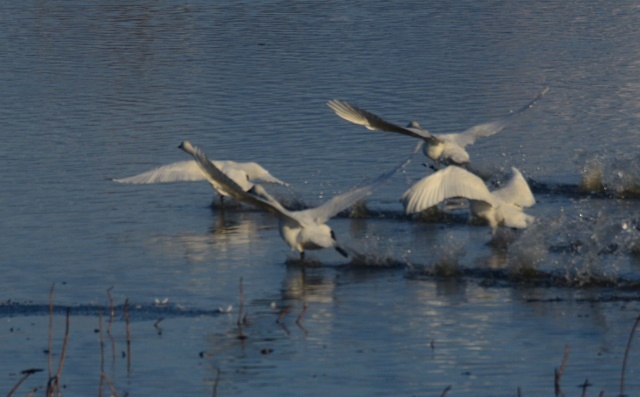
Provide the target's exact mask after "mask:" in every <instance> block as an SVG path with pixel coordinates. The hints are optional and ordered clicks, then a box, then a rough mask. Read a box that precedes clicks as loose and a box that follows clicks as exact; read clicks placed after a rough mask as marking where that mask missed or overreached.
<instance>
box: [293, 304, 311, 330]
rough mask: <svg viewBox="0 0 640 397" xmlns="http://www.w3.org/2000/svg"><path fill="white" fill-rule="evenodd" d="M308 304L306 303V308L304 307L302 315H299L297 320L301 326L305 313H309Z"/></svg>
mask: <svg viewBox="0 0 640 397" xmlns="http://www.w3.org/2000/svg"><path fill="white" fill-rule="evenodd" d="M307 307H308V305H307V302H305V303H304V306H302V311H301V312H300V315H298V318H297V319H296V324H298V325H300V321H302V317H304V315H305V313H307Z"/></svg>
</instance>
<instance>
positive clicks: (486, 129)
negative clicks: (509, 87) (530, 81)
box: [448, 87, 549, 146]
mask: <svg viewBox="0 0 640 397" xmlns="http://www.w3.org/2000/svg"><path fill="white" fill-rule="evenodd" d="M548 91H549V87H546V88H545V89H544V90H542V91H541V92H540V93H539V94H538V95H537V96H536V97H535V98H533V100H531V101H530V102H529V103H527V104H526V105H525V106H523V107H521V108H520V109H518V110H516V111H515V112H511V113H509V114H507V115H505V116H502V117H501V118H499V119H497V120H494V121H489V122H487V123H482V124H478V125H475V126H473V127H471V128H469V129H467V130H466V131H464V132H461V133H458V134H448V135H449V136H450V139H452V140H454V141H455V142H456V143H458V144H459V145H460V146H466V145H471V144H473V143H474V142H475V141H476V139H477V138H480V137H486V136H491V135H494V134H496V133H498V132H500V131H502V129H504V127H506V126H507V124H509V123H510V122H511V121H512V120H513V119H514V118H515V117H516V116H518V115H520V114H522V113H524V112H525V111H526V110H527V109H529V108H531V107H533V105H534V104H535V103H536V102H538V100H540V98H542V97H543V96H544V94H546V93H547V92H548Z"/></svg>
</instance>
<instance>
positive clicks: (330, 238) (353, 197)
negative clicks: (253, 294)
mask: <svg viewBox="0 0 640 397" xmlns="http://www.w3.org/2000/svg"><path fill="white" fill-rule="evenodd" d="M179 148H180V149H182V150H184V151H185V152H187V153H189V154H190V155H192V156H193V157H194V159H195V160H196V162H197V164H198V165H199V166H200V167H201V168H202V171H203V172H204V173H205V174H206V178H207V180H208V181H209V182H210V183H211V184H216V185H219V186H221V187H222V188H223V189H224V191H225V192H227V194H229V196H230V197H232V198H234V199H236V200H238V201H242V202H245V203H247V204H251V205H254V206H256V207H258V208H260V209H263V210H266V211H269V212H271V213H273V214H275V215H276V216H277V217H278V218H279V231H280V236H281V237H282V239H283V240H284V241H285V242H286V243H287V244H288V245H289V247H291V250H292V251H294V250H297V251H298V252H300V259H304V255H305V251H306V250H317V249H322V248H334V249H335V250H336V251H338V253H340V254H341V255H343V256H345V257H348V253H347V251H346V250H345V249H344V248H343V247H342V246H340V244H339V243H338V242H337V241H336V236H335V233H334V232H333V230H331V228H330V227H329V226H327V225H326V224H325V223H326V222H327V221H328V220H329V219H331V218H332V217H333V216H335V215H337V214H338V213H339V212H340V211H343V210H345V209H347V208H349V207H351V206H352V205H353V204H355V203H356V202H358V201H360V200H362V199H363V198H365V197H367V196H369V195H370V194H371V193H373V190H374V189H375V188H376V187H378V186H379V185H381V184H382V183H383V182H385V181H386V180H387V179H389V178H390V177H391V176H393V174H395V173H396V172H397V171H398V170H399V169H401V168H403V167H405V166H406V165H407V164H408V163H409V161H410V160H406V161H405V162H404V163H403V164H400V165H398V166H397V167H395V168H393V169H392V170H391V171H389V172H387V173H386V174H383V175H381V176H379V177H378V178H377V179H376V180H374V181H373V182H371V183H370V184H368V185H365V186H361V187H357V188H354V189H352V190H350V191H348V192H346V193H342V194H340V195H337V196H335V197H334V198H332V199H331V200H329V201H327V202H325V203H324V204H322V205H320V206H319V207H316V208H309V209H305V210H301V211H290V210H287V209H286V208H284V207H283V206H282V205H281V204H280V203H279V202H278V201H277V200H276V199H274V198H273V197H271V196H270V195H269V193H267V191H266V190H265V189H264V188H263V187H262V186H261V185H254V186H253V188H251V190H249V191H245V190H244V189H242V187H240V186H239V185H238V184H237V183H235V182H234V181H233V179H231V178H229V177H228V176H227V175H226V174H225V173H223V172H222V171H221V170H220V169H219V168H218V167H217V166H216V164H215V163H214V162H211V161H209V160H208V159H207V156H206V155H205V154H204V153H203V152H202V151H201V150H200V149H198V148H197V147H194V146H192V145H191V143H190V142H189V141H183V142H182V143H181V144H180V146H179Z"/></svg>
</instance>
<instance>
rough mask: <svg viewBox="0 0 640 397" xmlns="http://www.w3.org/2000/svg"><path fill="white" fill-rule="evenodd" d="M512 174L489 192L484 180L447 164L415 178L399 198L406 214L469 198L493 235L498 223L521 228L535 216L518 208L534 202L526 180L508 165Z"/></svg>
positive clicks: (531, 221)
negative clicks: (451, 199)
mask: <svg viewBox="0 0 640 397" xmlns="http://www.w3.org/2000/svg"><path fill="white" fill-rule="evenodd" d="M511 171H512V172H513V176H512V177H511V179H510V180H509V182H508V183H507V184H506V186H504V187H503V188H500V189H498V190H494V191H493V192H490V191H489V189H488V188H487V186H486V185H485V183H484V182H483V181H482V179H480V178H479V177H477V176H476V175H474V174H472V173H471V172H469V171H467V170H465V169H463V168H460V167H456V166H453V165H451V166H449V167H447V168H445V169H443V170H440V171H438V172H436V173H434V174H431V175H429V176H428V177H425V178H423V179H421V180H420V181H418V182H417V183H416V184H415V185H413V186H412V187H411V188H409V190H407V191H406V192H405V193H404V194H403V195H402V198H401V201H402V204H403V205H404V208H405V212H406V213H407V214H413V213H416V212H420V211H422V210H425V209H427V208H429V207H432V206H434V205H436V204H438V203H440V202H442V201H444V200H446V199H449V198H454V197H463V198H466V199H468V200H469V207H470V210H471V213H472V214H473V215H474V216H477V217H479V218H483V219H486V220H487V221H488V222H489V225H490V226H491V230H492V233H493V234H494V235H495V233H496V230H497V228H498V226H506V227H513V228H518V229H524V228H526V227H527V226H529V225H530V224H531V223H533V221H534V220H535V218H534V217H533V216H531V215H527V214H525V213H524V212H523V211H522V209H523V208H527V207H531V206H532V205H534V204H535V203H536V200H535V198H534V197H533V194H532V193H531V189H529V185H528V184H527V181H526V180H525V179H524V177H523V176H522V174H521V173H520V171H518V170H517V169H516V168H513V167H512V168H511Z"/></svg>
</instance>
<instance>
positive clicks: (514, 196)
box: [493, 167, 536, 208]
mask: <svg viewBox="0 0 640 397" xmlns="http://www.w3.org/2000/svg"><path fill="white" fill-rule="evenodd" d="M511 172H512V173H513V176H512V177H511V179H509V182H507V184H506V185H505V186H504V187H503V188H500V189H498V190H495V191H493V194H494V195H495V196H498V197H500V199H502V200H503V201H506V202H507V203H510V204H513V205H517V206H518V207H521V208H526V207H531V206H532V205H534V204H535V203H536V199H535V197H533V193H531V189H530V188H529V184H528V183H527V181H526V180H525V179H524V177H523V176H522V174H521V173H520V171H519V170H518V169H517V168H515V167H511Z"/></svg>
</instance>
